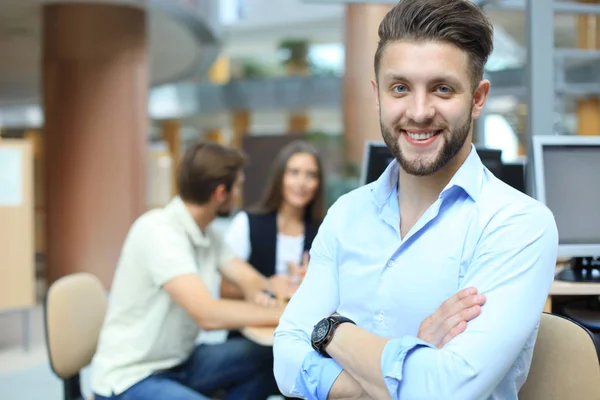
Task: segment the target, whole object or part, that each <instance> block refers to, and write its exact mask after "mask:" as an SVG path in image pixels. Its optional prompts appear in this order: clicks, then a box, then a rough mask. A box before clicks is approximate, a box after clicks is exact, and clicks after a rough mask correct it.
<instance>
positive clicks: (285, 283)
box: [268, 275, 295, 301]
mask: <svg viewBox="0 0 600 400" xmlns="http://www.w3.org/2000/svg"><path fill="white" fill-rule="evenodd" d="M268 282H269V283H268V289H269V291H271V292H272V293H273V294H274V295H275V297H276V299H277V300H280V301H287V300H289V299H290V297H292V295H293V294H294V291H295V290H294V286H293V285H292V281H291V279H290V277H289V276H287V275H273V276H272V277H270V278H269V280H268Z"/></svg>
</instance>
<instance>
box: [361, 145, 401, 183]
mask: <svg viewBox="0 0 600 400" xmlns="http://www.w3.org/2000/svg"><path fill="white" fill-rule="evenodd" d="M393 159H394V156H393V155H392V152H391V151H390V149H388V147H387V146H386V145H385V143H383V142H381V143H380V142H368V143H367V144H366V146H365V153H364V154H363V168H362V171H361V173H362V176H361V184H362V185H365V184H367V183H371V182H373V181H376V180H377V179H378V178H379V177H380V176H381V174H383V171H385V169H386V168H387V166H388V165H389V164H390V163H391V162H392V160H393Z"/></svg>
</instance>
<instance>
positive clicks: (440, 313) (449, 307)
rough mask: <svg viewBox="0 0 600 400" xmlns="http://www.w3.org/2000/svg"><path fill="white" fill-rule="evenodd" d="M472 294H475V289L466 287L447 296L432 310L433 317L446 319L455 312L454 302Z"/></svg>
mask: <svg viewBox="0 0 600 400" xmlns="http://www.w3.org/2000/svg"><path fill="white" fill-rule="evenodd" d="M474 295H477V289H476V288H474V287H468V288H465V289H462V290H460V291H459V292H458V293H456V294H455V295H453V296H451V297H450V298H448V300H446V301H445V302H444V303H442V305H441V306H439V307H438V309H437V310H435V311H434V313H433V315H434V318H435V319H436V320H441V321H444V320H446V319H447V318H449V317H450V316H452V315H454V314H455V313H456V307H455V306H456V304H458V303H460V302H461V301H463V300H465V299H468V298H469V297H471V296H474ZM441 321H440V322H441Z"/></svg>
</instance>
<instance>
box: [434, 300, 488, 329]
mask: <svg viewBox="0 0 600 400" xmlns="http://www.w3.org/2000/svg"><path fill="white" fill-rule="evenodd" d="M479 314H481V306H480V305H478V304H476V305H474V306H472V307H469V308H465V309H463V310H461V311H460V312H458V313H457V314H454V315H453V316H451V317H450V318H448V319H447V320H445V321H444V324H443V327H444V328H445V329H444V330H443V332H442V334H446V333H447V332H448V331H450V330H451V329H452V328H454V327H455V326H457V325H458V324H460V323H461V322H463V321H464V322H469V321H471V320H472V319H474V318H476V317H477V316H478V315H479Z"/></svg>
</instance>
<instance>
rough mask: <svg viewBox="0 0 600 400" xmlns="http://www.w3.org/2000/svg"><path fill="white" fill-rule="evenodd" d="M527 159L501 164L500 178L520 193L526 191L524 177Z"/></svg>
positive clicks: (525, 179)
mask: <svg viewBox="0 0 600 400" xmlns="http://www.w3.org/2000/svg"><path fill="white" fill-rule="evenodd" d="M526 174H527V161H525V160H523V161H513V162H506V163H503V164H502V176H501V177H500V179H501V180H502V181H504V183H506V184H507V185H509V186H511V187H513V188H515V189H517V190H518V191H520V192H521V193H525V194H528V193H527V187H526V182H527V178H526Z"/></svg>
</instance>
